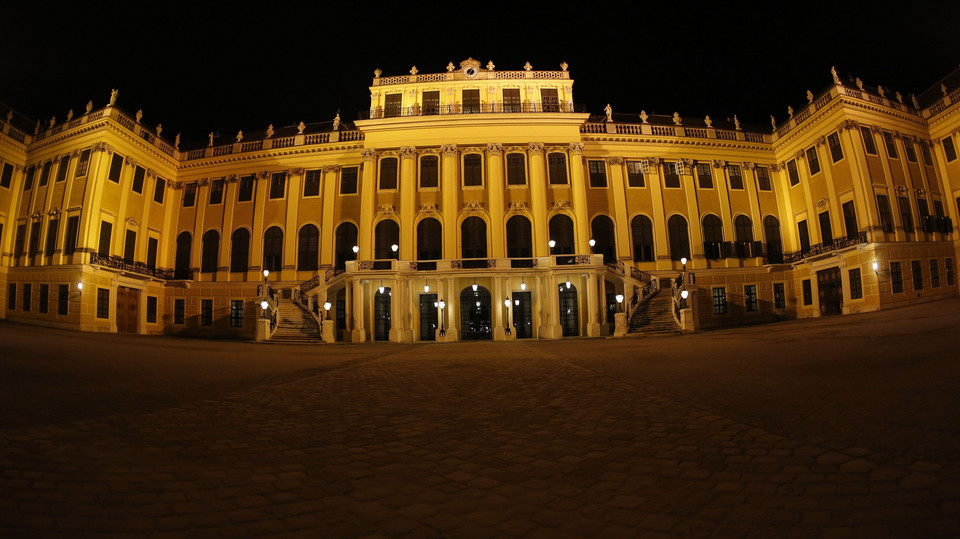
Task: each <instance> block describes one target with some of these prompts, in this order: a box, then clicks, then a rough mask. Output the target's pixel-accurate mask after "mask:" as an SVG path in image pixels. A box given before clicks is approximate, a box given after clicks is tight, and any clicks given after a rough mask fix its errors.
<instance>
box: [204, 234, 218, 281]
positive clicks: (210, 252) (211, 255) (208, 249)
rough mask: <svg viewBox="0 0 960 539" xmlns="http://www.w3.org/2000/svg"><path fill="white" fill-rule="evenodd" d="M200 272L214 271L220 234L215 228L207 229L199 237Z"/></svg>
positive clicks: (215, 269) (215, 270)
mask: <svg viewBox="0 0 960 539" xmlns="http://www.w3.org/2000/svg"><path fill="white" fill-rule="evenodd" d="M200 242H201V246H200V272H201V273H216V272H217V263H218V262H219V260H218V257H219V254H220V234H219V233H218V232H217V231H216V230H208V231H206V232H204V233H203V237H201V238H200Z"/></svg>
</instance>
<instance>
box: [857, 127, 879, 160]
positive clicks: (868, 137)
mask: <svg viewBox="0 0 960 539" xmlns="http://www.w3.org/2000/svg"><path fill="white" fill-rule="evenodd" d="M860 135H861V136H862V137H863V150H864V151H865V152H867V155H877V144H876V143H875V142H874V141H873V133H872V132H871V131H870V128H869V127H867V126H865V125H861V126H860Z"/></svg>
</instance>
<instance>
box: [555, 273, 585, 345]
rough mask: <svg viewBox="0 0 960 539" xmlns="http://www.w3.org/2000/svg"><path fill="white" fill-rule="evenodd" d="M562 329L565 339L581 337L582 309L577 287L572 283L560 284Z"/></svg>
mask: <svg viewBox="0 0 960 539" xmlns="http://www.w3.org/2000/svg"><path fill="white" fill-rule="evenodd" d="M560 327H561V329H562V330H563V336H564V337H578V336H580V309H579V307H578V305H577V287H576V286H574V285H573V283H571V282H570V281H567V282H565V283H560Z"/></svg>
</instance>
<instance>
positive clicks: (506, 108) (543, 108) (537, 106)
mask: <svg viewBox="0 0 960 539" xmlns="http://www.w3.org/2000/svg"><path fill="white" fill-rule="evenodd" d="M586 110H587V109H586V106H584V105H582V104H574V103H514V104H511V103H476V104H468V103H452V104H448V105H431V104H427V105H414V106H412V107H404V108H399V107H396V108H394V107H385V108H384V107H376V108H373V109H370V110H365V111H361V112H360V114H359V116H360V119H361V120H376V119H380V118H403V117H408V116H443V115H448V114H483V113H497V114H500V113H507V114H510V113H526V112H580V113H583V112H586Z"/></svg>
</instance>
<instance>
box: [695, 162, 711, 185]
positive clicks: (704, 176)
mask: <svg viewBox="0 0 960 539" xmlns="http://www.w3.org/2000/svg"><path fill="white" fill-rule="evenodd" d="M710 168H711V164H710V163H695V164H694V165H693V169H694V170H695V171H696V173H697V189H705V190H709V189H713V171H712V170H710ZM704 171H706V172H704ZM704 180H706V181H704ZM707 183H709V185H706V184H707Z"/></svg>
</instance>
